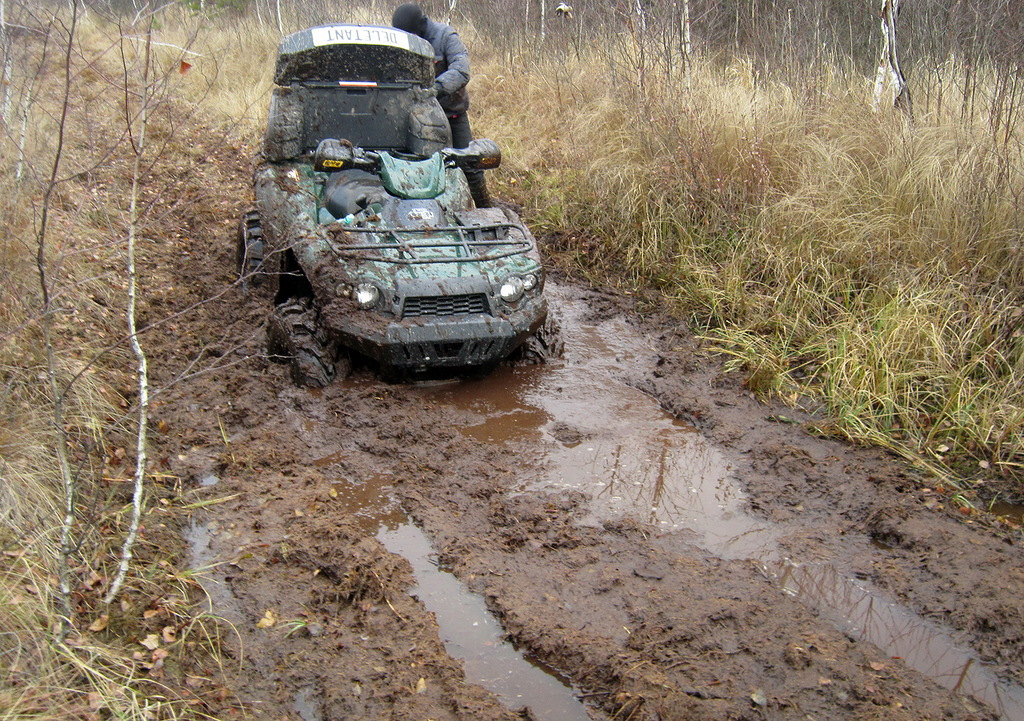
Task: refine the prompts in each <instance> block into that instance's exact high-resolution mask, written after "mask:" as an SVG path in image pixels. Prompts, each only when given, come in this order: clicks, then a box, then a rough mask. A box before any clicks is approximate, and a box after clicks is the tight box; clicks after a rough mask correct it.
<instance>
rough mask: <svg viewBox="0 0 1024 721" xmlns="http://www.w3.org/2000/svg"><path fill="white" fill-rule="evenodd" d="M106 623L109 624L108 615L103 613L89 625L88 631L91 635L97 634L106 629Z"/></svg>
mask: <svg viewBox="0 0 1024 721" xmlns="http://www.w3.org/2000/svg"><path fill="white" fill-rule="evenodd" d="M108 623H110V614H108V613H105V614H103V615H102V616H100V617H99V618H97V619H96V620H95V621H93V622H92V623H91V624H89V630H90V631H92V632H93V633H99V632H100V631H103V630H105V629H106V628H107V624H108Z"/></svg>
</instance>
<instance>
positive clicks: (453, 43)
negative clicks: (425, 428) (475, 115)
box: [434, 30, 469, 95]
mask: <svg viewBox="0 0 1024 721" xmlns="http://www.w3.org/2000/svg"><path fill="white" fill-rule="evenodd" d="M442 53H443V55H444V59H445V60H446V61H447V65H448V69H447V70H445V71H444V72H443V73H441V74H440V75H438V76H437V78H436V79H435V80H434V83H435V84H436V85H438V86H440V87H439V89H440V94H443V95H451V94H452V93H456V92H458V91H459V90H461V89H462V88H464V87H466V83H468V82H469V52H468V51H467V50H466V46H465V45H464V44H463V43H462V40H461V39H460V38H459V34H458V33H457V32H455V31H454V30H452V31H451V32H449V33H446V34H445V37H444V39H443V41H442Z"/></svg>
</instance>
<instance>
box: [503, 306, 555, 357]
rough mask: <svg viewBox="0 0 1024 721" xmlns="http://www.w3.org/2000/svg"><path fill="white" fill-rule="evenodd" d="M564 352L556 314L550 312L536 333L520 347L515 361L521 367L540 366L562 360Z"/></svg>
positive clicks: (515, 355)
mask: <svg viewBox="0 0 1024 721" xmlns="http://www.w3.org/2000/svg"><path fill="white" fill-rule="evenodd" d="M564 352H565V341H563V340H562V330H561V327H560V326H559V323H558V320H557V319H556V318H555V316H554V314H553V313H550V312H549V313H548V314H547V317H546V318H544V322H543V323H542V324H541V326H540V327H539V328H538V329H537V330H536V332H535V333H534V334H533V335H531V336H530V337H529V338H527V339H526V341H525V342H524V343H523V344H522V345H521V346H519V349H518V350H517V351H516V353H515V354H514V360H515V362H516V363H517V364H519V365H538V364H540V363H547V362H548V361H551V360H554V359H556V358H561V357H562V354H563V353H564Z"/></svg>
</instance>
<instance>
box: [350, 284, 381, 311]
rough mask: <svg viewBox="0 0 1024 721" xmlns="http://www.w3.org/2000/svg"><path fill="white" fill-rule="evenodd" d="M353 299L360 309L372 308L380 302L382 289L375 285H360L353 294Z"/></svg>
mask: <svg viewBox="0 0 1024 721" xmlns="http://www.w3.org/2000/svg"><path fill="white" fill-rule="evenodd" d="M352 298H353V300H355V302H356V305H358V306H359V307H360V308H363V309H367V308H372V307H373V306H375V305H377V303H379V302H380V289H379V288H378V287H377V286H375V285H374V284H373V283H360V284H359V285H357V286H356V289H355V290H354V291H353V292H352Z"/></svg>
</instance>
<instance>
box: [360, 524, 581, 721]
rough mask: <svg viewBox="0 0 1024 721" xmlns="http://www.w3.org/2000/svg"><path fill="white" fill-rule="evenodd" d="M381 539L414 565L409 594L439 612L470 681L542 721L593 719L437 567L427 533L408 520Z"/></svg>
mask: <svg viewBox="0 0 1024 721" xmlns="http://www.w3.org/2000/svg"><path fill="white" fill-rule="evenodd" d="M377 538H378V539H379V540H380V542H381V543H383V544H384V546H385V548H387V549H388V550H389V551H391V552H392V553H395V554H398V555H400V556H402V557H404V558H405V559H406V560H407V561H409V563H410V564H411V565H412V568H413V573H414V574H415V576H416V586H415V587H414V588H412V589H411V590H410V593H411V594H412V595H413V596H416V597H418V598H419V599H420V601H421V602H422V603H423V605H424V606H425V607H426V608H427V610H428V611H430V612H431V613H433V614H434V616H435V618H436V619H437V623H438V626H439V627H440V633H441V640H442V641H443V642H444V645H445V649H446V650H447V651H448V653H449V654H450V655H451V656H453V657H455V658H458V659H461V660H462V662H463V666H464V669H465V672H466V678H467V680H469V681H471V682H473V683H478V684H480V685H481V686H483V687H484V688H486V689H488V690H490V691H492V692H494V693H495V694H497V695H498V697H499V698H501V700H502V701H503V702H504V703H505V704H506V705H507V706H509V707H510V708H513V709H517V708H521V707H523V706H528V707H529V708H530V711H531V713H532V716H531V718H536V719H538V721H588V719H589V718H590V716H588V715H587V712H586V710H585V709H584V707H583V705H582V704H581V703H580V702H579V700H577V699H576V697H575V696H574V695H573V693H572V690H571V689H570V688H569V687H568V686H566V685H565V684H564V683H563V682H561V681H560V680H559V679H557V678H555V676H553V675H552V674H551V673H550V671H547V672H546V671H544V670H541V669H540V668H538V667H537V665H535V664H533V663H531V662H530V661H529V660H527V659H526V658H525V657H524V656H523V654H522V653H520V652H519V651H518V650H516V649H515V647H513V646H512V644H510V643H508V642H507V641H505V640H504V633H503V631H502V629H501V625H500V624H499V623H498V620H497V619H496V618H494V616H492V615H491V613H490V611H488V610H487V607H486V605H485V604H484V601H483V598H481V597H480V596H478V595H477V594H475V593H472V592H470V591H469V590H468V589H467V588H466V587H465V586H463V585H462V583H461V582H460V581H459V580H458V579H457V578H455V576H453V575H452V574H450V573H446V572H444V571H442V570H440V569H439V568H438V567H437V565H436V563H434V561H433V560H432V559H431V554H432V552H433V549H432V548H431V545H430V539H429V538H427V536H426V535H425V534H424V533H423V531H421V530H420V529H419V528H417V527H416V526H415V525H414V524H412V523H409V522H405V523H399V524H395V525H388V524H384V525H383V527H382V528H381V530H380V531H379V532H378V534H377Z"/></svg>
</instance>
